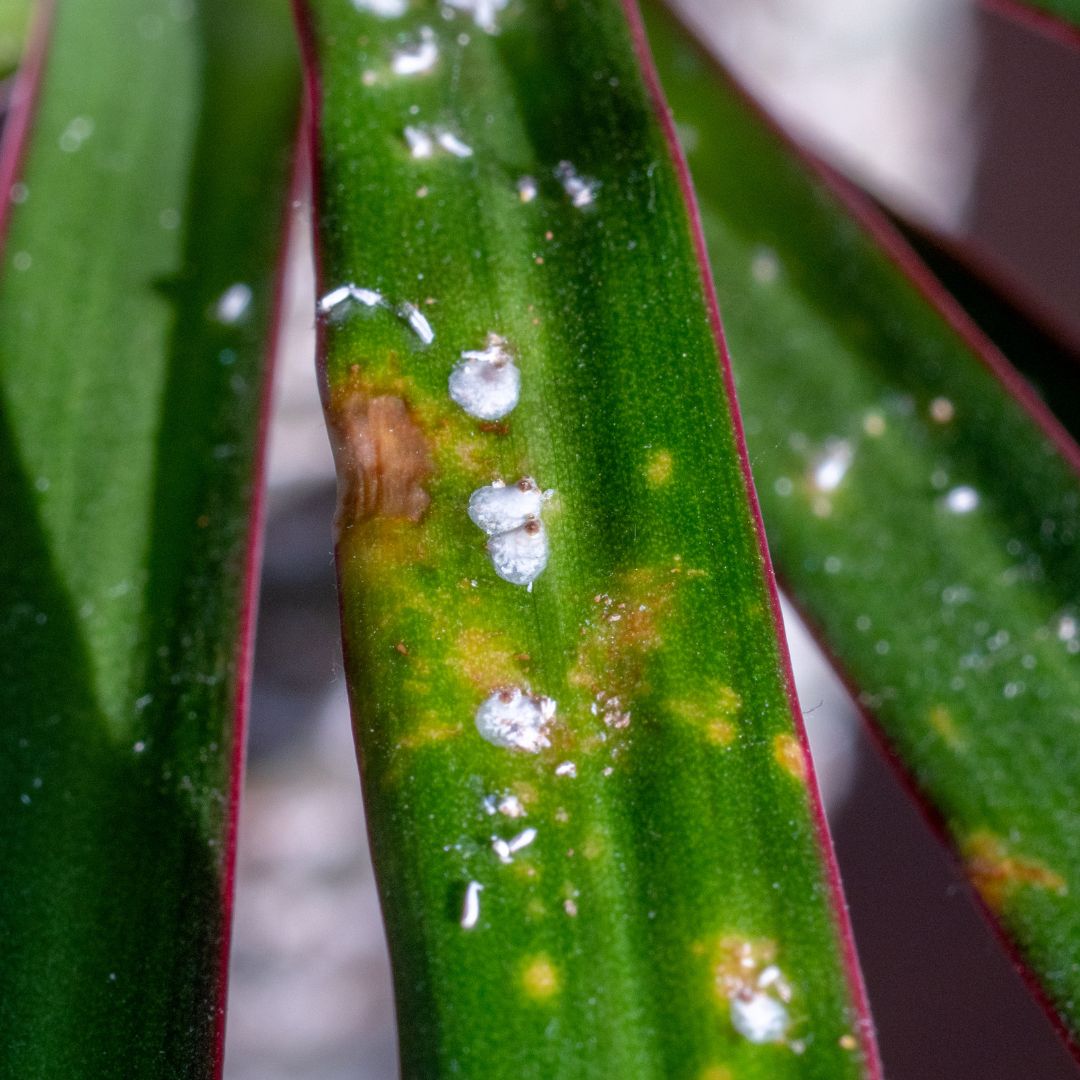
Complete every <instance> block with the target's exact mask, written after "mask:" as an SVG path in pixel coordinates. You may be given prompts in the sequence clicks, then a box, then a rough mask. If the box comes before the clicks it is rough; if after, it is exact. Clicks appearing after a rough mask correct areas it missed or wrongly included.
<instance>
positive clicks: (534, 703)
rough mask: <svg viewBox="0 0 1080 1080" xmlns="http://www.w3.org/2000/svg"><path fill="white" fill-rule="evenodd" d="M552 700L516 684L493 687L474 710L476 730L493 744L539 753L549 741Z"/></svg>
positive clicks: (553, 706)
mask: <svg viewBox="0 0 1080 1080" xmlns="http://www.w3.org/2000/svg"><path fill="white" fill-rule="evenodd" d="M554 716H555V702H554V701H552V700H551V698H547V697H537V696H535V695H533V694H529V693H527V692H526V691H524V690H521V689H520V688H519V687H516V686H513V687H506V688H504V689H501V690H496V691H495V692H494V693H493V694H491V695H490V696H489V697H487V698H486V699H485V700H484V701H483V702H482V703H481V705H480V707H479V708H478V709H477V710H476V730H477V731H479V732H480V734H481V735H482V736H483V737H484V738H485V739H487V741H488V742H489V743H491V744H492V745H493V746H501V747H504V748H506V749H508V750H524V751H525V752H526V753H529V754H538V753H540V751H541V750H544V749H546V748H547V747H549V746H550V745H551V742H550V741H549V740H548V737H547V727H548V725H549V724H550V723H551V721H552V719H553V717H554Z"/></svg>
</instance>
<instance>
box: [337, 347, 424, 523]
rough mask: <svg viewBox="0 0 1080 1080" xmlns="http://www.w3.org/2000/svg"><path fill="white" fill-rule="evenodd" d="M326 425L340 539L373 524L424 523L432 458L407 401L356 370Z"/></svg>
mask: <svg viewBox="0 0 1080 1080" xmlns="http://www.w3.org/2000/svg"><path fill="white" fill-rule="evenodd" d="M399 381H400V380H399ZM327 419H328V423H329V427H330V434H331V444H332V446H333V451H334V462H335V465H336V467H337V476H338V509H337V516H336V518H335V527H336V529H337V531H338V534H339V535H340V534H341V533H343V532H345V531H346V530H348V529H349V528H351V527H353V526H354V525H356V524H358V523H360V522H362V521H365V520H368V519H373V518H392V519H399V520H402V521H408V522H413V523H415V522H418V521H420V519H421V518H422V517H423V516H424V512H425V511H426V510H427V508H428V504H429V502H430V501H431V500H430V497H429V495H428V493H427V489H426V487H425V484H426V482H427V480H428V478H429V477H430V476H431V473H432V466H431V455H430V452H429V449H428V440H427V438H426V436H425V434H424V432H423V430H422V429H421V427H420V425H419V424H418V423H417V421H416V419H415V418H414V415H413V413H412V412H411V411H410V409H409V407H408V405H407V404H406V402H405V398H404V397H403V396H401V395H400V394H399V393H387V392H380V390H377V389H376V388H375V387H374V386H372V385H371V383H370V382H368V381H367V380H365V379H364V377H363V375H362V373H361V372H360V369H359V367H357V366H354V367H353V368H352V369H351V370H350V372H349V375H348V376H347V377H346V378H345V379H344V380H342V381H341V382H340V383H338V384H337V385H336V386H334V388H333V390H332V392H331V397H330V404H329V408H328V410H327Z"/></svg>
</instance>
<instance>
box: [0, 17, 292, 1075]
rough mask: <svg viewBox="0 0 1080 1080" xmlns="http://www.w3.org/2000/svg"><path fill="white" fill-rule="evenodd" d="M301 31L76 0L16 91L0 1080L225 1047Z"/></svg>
mask: <svg viewBox="0 0 1080 1080" xmlns="http://www.w3.org/2000/svg"><path fill="white" fill-rule="evenodd" d="M294 52H295V45H294V43H293V40H292V32H291V27H290V24H289V19H288V12H287V9H285V8H284V7H283V5H282V4H281V3H278V2H276V0H274V2H271V0H267V2H265V3H264V2H261V0H250V2H249V0H243V2H237V3H231V4H219V3H206V4H205V5H196V4H185V3H156V2H155V3H148V2H147V0H109V2H102V0H71V2H66V0H65V2H64V3H60V4H57V5H56V8H55V13H54V21H53V25H52V27H51V33H50V36H49V49H48V53H47V55H46V56H45V57H44V66H43V69H42V71H41V73H40V88H39V92H38V93H37V96H36V101H35V102H33V103H27V105H28V107H30V106H31V105H32V108H33V124H32V129H31V131H30V133H29V137H28V140H27V142H26V145H25V150H24V155H23V157H22V159H21V167H20V168H19V170H18V174H17V183H16V184H15V186H14V187H13V188H12V189H11V203H10V207H11V213H10V220H9V221H8V223H7V235H6V246H5V250H4V254H3V278H2V281H0V328H2V329H0V474H2V479H0V489H2V490H3V492H4V511H3V514H2V515H0V800H2V804H3V811H2V813H0V859H2V863H0V875H2V878H3V882H4V886H3V888H2V889H0V939H2V940H3V942H4V958H3V963H2V965H0V1028H2V1029H3V1031H4V1032H5V1035H4V1039H3V1045H2V1048H0V1073H3V1074H4V1075H5V1076H13V1077H14V1076H17V1077H21V1078H38V1077H48V1078H50V1080H51V1078H55V1077H61V1076H62V1077H65V1078H72V1077H98V1076H100V1077H105V1076H110V1077H114V1076H125V1077H158V1076H161V1077H164V1076H184V1077H194V1076H210V1075H213V1074H214V1072H215V1069H216V1068H217V1064H216V1063H215V1056H220V1036H221V1022H222V1016H221V1005H222V1003H223V992H224V960H225V951H226V948H227V929H228V912H227V905H228V902H229V894H230V877H231V842H232V827H233V813H232V811H233V799H234V797H235V791H236V789H235V785H236V783H237V781H238V775H237V770H238V765H239V760H240V752H241V740H240V729H238V727H237V721H238V720H240V719H242V716H241V712H242V706H241V700H242V689H243V684H244V681H245V679H246V676H247V671H246V669H247V641H248V632H249V625H248V624H249V622H250V604H251V599H252V596H251V589H250V576H251V574H252V569H253V543H254V539H253V535H254V534H253V531H252V525H251V520H252V511H253V501H254V498H255V496H254V487H253V477H254V475H255V471H256V468H257V465H256V457H257V446H258V443H259V441H260V440H259V427H260V417H261V412H262V404H261V402H262V399H263V396H264V390H263V384H264V377H263V372H264V365H263V354H264V352H265V349H266V345H267V338H268V333H269V327H270V323H271V320H272V307H273V301H272V270H273V266H274V262H275V252H276V249H277V246H278V242H279V233H280V224H281V221H282V212H283V205H284V196H285V192H286V189H287V180H288V172H289V169H288V149H289V142H290V140H291V137H292V134H293V130H294V127H295V108H296V103H297V95H296V93H295V87H296V83H297V70H296V67H297V65H296V58H295V56H294ZM33 67H34V65H31V69H32V68H33ZM28 74H29V75H30V76H31V77H32V76H33V75H34V72H33V70H30V71H29V73H28ZM18 120H19V118H16V119H15V120H13V122H12V125H11V128H12V129H13V133H15V134H17V132H18V129H19V127H20V123H19V122H17V121H18ZM5 152H6V155H7V158H6V161H7V165H8V168H9V170H10V167H11V166H12V165H13V164H14V163H15V161H16V156H17V154H18V147H17V146H14V145H12V143H11V141H10V140H9V142H8V143H7V144H6V147H5ZM4 175H5V176H6V177H7V178H8V182H9V183H10V180H11V173H10V171H7V172H5V173H4ZM8 194H9V192H8V189H7V188H6V187H5V189H4V196H5V202H7V196H8ZM241 285H242V286H244V287H245V288H246V289H249V290H250V292H247V291H245V289H244V288H237V286H241Z"/></svg>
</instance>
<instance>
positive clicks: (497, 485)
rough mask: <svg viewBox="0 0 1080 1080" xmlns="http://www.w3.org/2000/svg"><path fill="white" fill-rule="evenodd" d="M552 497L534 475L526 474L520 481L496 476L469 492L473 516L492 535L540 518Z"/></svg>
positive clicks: (470, 513)
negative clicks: (514, 482)
mask: <svg viewBox="0 0 1080 1080" xmlns="http://www.w3.org/2000/svg"><path fill="white" fill-rule="evenodd" d="M549 497H550V496H549V495H547V494H545V493H544V492H542V491H541V490H540V487H539V485H538V484H537V483H536V481H535V480H534V479H533V478H532V477H531V476H523V477H522V478H521V479H520V480H519V481H518V482H517V483H516V484H505V483H503V481H502V480H496V481H495V482H494V483H491V484H488V485H487V486H486V487H482V488H477V489H476V490H475V491H474V492H473V493H472V495H470V496H469V519H470V520H471V521H472V523H473V524H474V525H476V526H478V527H479V528H481V529H483V530H484V532H486V533H487V534H488V536H495V535H496V534H497V533H503V532H509V531H510V530H511V529H517V528H520V527H521V526H522V525H524V524H526V523H527V522H529V521H536V520H538V519H539V517H540V510H541V508H542V507H543V505H544V502H545V500H546V499H547V498H549Z"/></svg>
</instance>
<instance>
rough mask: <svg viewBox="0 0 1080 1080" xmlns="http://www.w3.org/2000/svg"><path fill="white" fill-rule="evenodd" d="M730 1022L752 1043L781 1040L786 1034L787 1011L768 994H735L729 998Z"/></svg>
mask: <svg viewBox="0 0 1080 1080" xmlns="http://www.w3.org/2000/svg"><path fill="white" fill-rule="evenodd" d="M731 1023H732V1026H733V1027H734V1028H735V1030H736V1031H737V1032H738V1033H739V1034H740V1035H742V1036H743V1038H745V1039H747V1040H749V1041H750V1042H752V1043H772V1042H783V1040H784V1038H785V1036H786V1035H787V1029H788V1024H789V1023H790V1021H789V1019H788V1011H787V1009H786V1008H784V1005H783V1003H782V1002H780V1001H777V1000H776V998H774V997H771V996H770V995H769V994H762V993H750V994H745V995H742V994H737V995H735V996H734V997H733V998H732V999H731Z"/></svg>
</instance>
